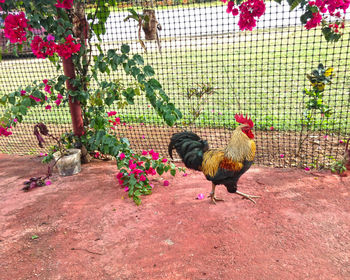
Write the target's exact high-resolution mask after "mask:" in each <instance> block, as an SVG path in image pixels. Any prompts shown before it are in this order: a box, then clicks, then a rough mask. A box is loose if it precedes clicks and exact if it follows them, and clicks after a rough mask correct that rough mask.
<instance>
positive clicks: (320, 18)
mask: <svg viewBox="0 0 350 280" xmlns="http://www.w3.org/2000/svg"><path fill="white" fill-rule="evenodd" d="M221 1H222V2H224V3H227V9H226V12H227V13H229V14H232V15H233V16H238V15H239V21H238V25H239V28H240V30H252V29H253V28H254V27H255V26H256V21H257V19H258V18H260V17H261V16H262V15H263V14H264V13H265V9H266V8H265V3H264V1H263V0H221ZM274 1H275V2H277V3H279V4H281V3H282V0H274ZM287 2H288V4H289V5H290V9H291V10H294V9H295V8H297V7H298V8H300V9H302V10H303V11H304V13H303V15H302V16H301V17H300V21H301V23H302V24H304V27H305V28H306V29H308V30H309V29H312V28H315V27H317V26H320V25H321V27H322V33H323V35H324V37H325V38H326V40H327V41H338V40H339V39H340V37H341V36H342V34H343V33H342V30H344V28H345V13H346V11H347V9H348V8H349V6H350V0H315V1H307V0H287Z"/></svg>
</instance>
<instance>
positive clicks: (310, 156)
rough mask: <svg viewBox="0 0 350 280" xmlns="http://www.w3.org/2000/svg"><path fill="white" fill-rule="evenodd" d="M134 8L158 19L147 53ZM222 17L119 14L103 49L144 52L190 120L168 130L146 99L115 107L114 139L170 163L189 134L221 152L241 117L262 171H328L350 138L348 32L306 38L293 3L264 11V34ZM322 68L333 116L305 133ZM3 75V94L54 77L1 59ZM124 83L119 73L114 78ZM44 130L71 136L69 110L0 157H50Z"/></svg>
mask: <svg viewBox="0 0 350 280" xmlns="http://www.w3.org/2000/svg"><path fill="white" fill-rule="evenodd" d="M89 2H90V4H89V5H88V6H87V8H88V9H94V1H89ZM140 5H143V8H142V7H140ZM129 7H133V8H134V9H135V10H136V11H137V12H138V13H141V14H142V13H143V14H148V15H150V16H151V17H152V16H153V15H154V16H155V18H154V19H155V20H156V21H155V24H154V26H153V27H152V28H153V29H152V30H148V31H149V32H148V31H147V30H145V31H144V30H143V29H141V33H140V34H141V39H142V41H143V42H144V46H143V45H142V43H140V41H139V26H138V22H137V21H134V20H132V19H130V20H127V21H124V19H125V18H126V17H127V16H128V15H129V14H130V13H129V11H128V10H127V8H129ZM225 9H226V7H225V6H224V5H223V3H222V2H220V1H199V2H196V1H186V0H174V1H172V0H168V1H154V2H152V3H150V2H147V3H146V2H144V1H138V2H133V3H132V2H120V3H119V5H118V6H117V7H114V8H113V12H112V13H111V14H110V15H109V18H108V20H107V23H106V28H107V31H106V34H105V35H103V36H102V39H103V44H102V48H103V49H104V50H108V49H118V50H120V47H121V45H122V44H129V45H130V47H131V52H133V53H142V55H143V57H144V59H145V62H146V63H147V64H150V65H152V67H153V68H154V69H155V72H156V77H157V79H158V80H159V81H160V82H161V84H162V86H163V88H164V89H165V91H166V92H167V94H168V95H169V96H170V98H171V99H172V100H173V101H174V103H175V104H176V106H177V107H178V108H179V109H180V110H181V111H182V113H183V114H184V118H183V119H182V121H181V123H178V124H177V125H176V126H174V127H172V128H171V127H167V126H166V125H165V124H164V123H163V122H162V121H161V119H160V118H159V117H158V116H157V114H156V113H155V112H154V111H153V109H152V107H150V106H149V105H148V103H147V102H146V99H145V98H144V97H142V96H140V97H138V99H137V101H136V102H135V105H132V106H128V107H126V108H124V109H117V108H115V109H116V111H117V112H118V117H120V118H121V123H120V125H119V127H118V129H117V130H116V132H117V134H118V135H123V136H126V137H128V138H129V140H130V142H131V143H132V145H133V147H134V148H135V149H136V150H142V149H148V148H153V149H156V150H158V151H160V152H161V153H163V155H166V151H167V145H168V142H169V138H170V136H171V134H172V133H174V132H176V131H179V130H184V129H186V130H192V131H194V132H196V133H198V134H199V135H200V136H201V137H203V138H206V139H207V140H208V142H209V144H210V146H211V147H219V146H223V145H225V143H226V141H227V140H228V139H229V137H230V134H231V130H232V129H234V128H235V126H236V123H235V120H234V115H235V114H236V113H238V112H241V113H244V114H248V115H249V116H251V118H252V119H253V121H254V123H255V136H256V143H257V159H256V162H257V163H259V164H265V165H270V164H271V165H274V166H280V167H282V166H297V165H300V164H302V165H308V166H310V165H311V166H315V167H322V166H325V165H329V164H330V163H331V162H332V160H333V159H336V158H337V157H339V156H340V155H342V153H343V150H344V147H345V143H342V142H345V140H346V139H347V137H349V131H350V116H349V111H350V105H349V101H350V100H349V99H350V90H349V89H350V77H349V75H350V74H349V73H350V72H349V71H347V70H348V69H349V66H350V55H349V53H350V50H349V48H350V38H349V32H348V30H347V29H345V34H344V36H343V37H342V39H341V40H340V41H338V42H336V43H327V42H326V40H325V39H324V37H323V36H322V34H321V31H320V29H317V28H316V29H314V30H309V31H308V30H305V28H304V27H303V26H302V25H301V23H300V15H301V11H293V12H290V11H289V5H288V4H287V3H285V4H282V5H279V4H277V3H275V2H266V13H265V15H264V16H262V17H261V18H260V20H259V21H258V23H257V27H256V28H255V29H254V30H253V31H246V32H242V31H240V30H239V27H238V25H237V21H238V18H237V17H233V16H232V15H230V14H227V13H226V11H225ZM152 10H154V13H153V12H152ZM93 41H95V42H97V40H96V39H94V40H93ZM3 56H4V55H3ZM320 63H322V64H323V65H324V66H325V67H333V68H334V73H335V77H334V78H333V80H332V82H333V83H332V84H331V85H330V86H329V87H327V88H326V90H325V91H324V97H323V101H324V102H326V103H327V104H328V105H329V107H330V109H331V112H332V114H331V115H330V117H326V116H324V115H323V114H318V115H316V116H315V119H314V121H313V124H312V126H310V127H308V129H304V128H305V112H306V111H305V110H306V109H305V108H306V106H307V103H308V102H309V99H308V97H307V95H305V94H304V93H303V90H304V89H305V88H310V82H309V81H308V79H307V77H306V74H308V73H311V72H312V70H313V69H315V68H317V67H318V65H319V64H320ZM0 71H1V72H0V73H1V75H0V95H2V94H5V93H9V92H11V91H13V90H16V89H18V88H21V87H24V86H26V85H28V84H30V83H31V82H33V81H34V80H43V79H48V78H51V77H53V75H54V73H55V69H54V67H53V66H52V65H51V64H50V62H49V61H47V60H42V59H37V58H34V57H31V56H24V55H22V54H21V55H20V57H19V58H14V57H6V56H4V57H3V60H2V61H1V63H0ZM122 78H123V76H122V74H121V72H118V71H117V72H113V73H111V74H110V75H109V77H108V79H110V80H117V79H122ZM123 82H125V83H127V82H128V81H127V80H124V81H123ZM0 110H3V109H2V108H0ZM37 122H44V123H46V124H48V126H49V128H50V130H51V132H54V134H56V135H60V134H61V133H63V132H65V131H69V130H71V120H70V115H69V109H68V106H67V107H65V108H64V109H62V108H60V109H59V110H58V109H57V108H56V109H55V108H53V109H52V110H51V111H45V110H42V109H33V110H32V111H31V113H30V114H29V115H28V116H27V117H26V119H25V121H24V122H23V123H21V124H20V125H18V126H17V127H16V128H15V129H14V130H13V135H11V136H9V137H6V138H5V137H2V138H0V152H5V153H19V154H27V153H35V154H38V153H40V152H43V153H44V152H45V149H40V148H38V147H37V144H36V141H35V138H34V135H33V133H32V130H33V124H35V123H37ZM303 124H304V128H303V129H302V127H303ZM48 144H49V143H48Z"/></svg>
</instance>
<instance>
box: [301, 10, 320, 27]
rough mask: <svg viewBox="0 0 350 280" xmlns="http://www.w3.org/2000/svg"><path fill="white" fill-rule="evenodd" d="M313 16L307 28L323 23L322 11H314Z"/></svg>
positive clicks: (307, 23)
mask: <svg viewBox="0 0 350 280" xmlns="http://www.w3.org/2000/svg"><path fill="white" fill-rule="evenodd" d="M312 16H313V17H312V18H311V19H309V20H308V21H307V22H306V24H305V28H306V29H308V30H309V29H311V28H314V27H316V26H318V25H320V24H321V20H322V16H321V14H320V13H314V14H312Z"/></svg>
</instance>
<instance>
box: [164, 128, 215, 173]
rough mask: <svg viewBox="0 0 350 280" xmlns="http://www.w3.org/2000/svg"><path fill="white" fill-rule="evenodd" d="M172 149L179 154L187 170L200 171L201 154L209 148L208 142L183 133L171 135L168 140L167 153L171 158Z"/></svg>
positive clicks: (196, 136) (185, 132) (188, 133)
mask: <svg viewBox="0 0 350 280" xmlns="http://www.w3.org/2000/svg"><path fill="white" fill-rule="evenodd" d="M173 149H175V150H176V152H177V153H178V154H179V156H180V157H181V159H182V161H183V162H184V164H185V166H186V167H187V168H190V169H194V170H200V168H201V165H202V161H203V154H204V153H205V152H206V151H207V150H208V149H209V146H208V142H207V141H206V140H203V139H201V138H200V137H199V136H198V135H197V134H195V133H193V132H188V131H184V132H179V133H175V134H173V136H172V137H171V139H170V143H169V147H168V152H169V155H170V157H171V158H173Z"/></svg>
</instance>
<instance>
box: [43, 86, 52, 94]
mask: <svg viewBox="0 0 350 280" xmlns="http://www.w3.org/2000/svg"><path fill="white" fill-rule="evenodd" d="M44 90H45V91H46V92H48V93H50V94H51V86H49V85H46V86H45V88H44Z"/></svg>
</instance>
